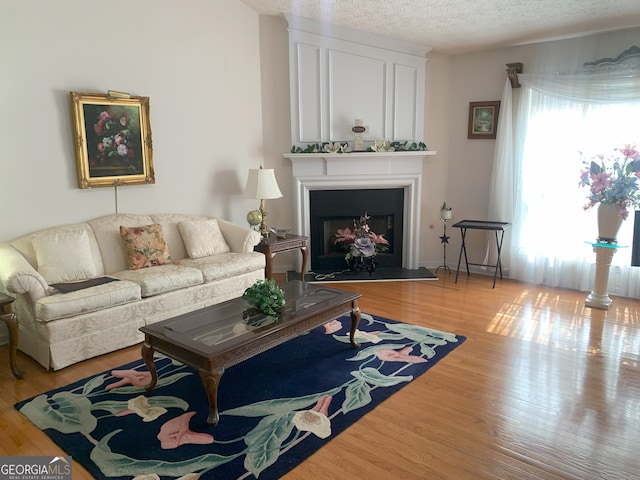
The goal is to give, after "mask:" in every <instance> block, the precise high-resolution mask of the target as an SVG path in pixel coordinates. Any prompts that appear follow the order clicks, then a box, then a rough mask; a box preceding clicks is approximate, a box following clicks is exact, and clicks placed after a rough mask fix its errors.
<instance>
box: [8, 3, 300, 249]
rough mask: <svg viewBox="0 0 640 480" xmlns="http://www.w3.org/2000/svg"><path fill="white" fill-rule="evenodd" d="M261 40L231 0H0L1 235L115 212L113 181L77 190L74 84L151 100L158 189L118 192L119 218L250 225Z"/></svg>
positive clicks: (250, 18)
mask: <svg viewBox="0 0 640 480" xmlns="http://www.w3.org/2000/svg"><path fill="white" fill-rule="evenodd" d="M258 35H259V29H258V15H257V14H256V13H255V12H253V11H252V10H251V9H249V8H248V7H246V6H245V5H244V4H242V3H241V2H240V1H239V0H216V1H209V0H190V1H189V2H177V1H173V0H136V1H134V2H132V1H128V0H112V1H111V2H109V3H108V4H104V3H99V2H87V1H86V0H56V1H55V2H52V1H50V0H29V1H28V2H8V1H4V2H2V4H1V5H0V59H2V66H1V68H2V75H0V105H1V108H0V145H1V146H2V148H1V150H0V175H1V177H0V178H1V179H2V188H0V205H1V206H2V212H3V219H2V228H1V229H0V241H7V240H11V239H13V238H15V237H17V236H19V235H22V234H25V233H29V232H32V231H34V230H37V229H40V228H44V227H47V226H51V225H58V224H64V223H73V222H78V221H84V220H88V219H91V218H95V217H98V216H101V215H105V214H109V213H113V212H114V210H115V191H114V189H113V188H96V189H87V190H81V189H79V188H78V183H77V175H76V166H75V152H74V149H73V142H72V134H71V114H70V106H69V99H68V97H69V91H80V92H98V93H106V91H107V90H109V89H113V90H119V91H124V92H129V93H132V94H134V95H143V96H148V97H150V103H151V115H150V123H151V129H152V135H153V162H154V167H155V173H156V183H155V184H154V185H137V186H127V187H120V188H119V189H118V200H119V201H118V203H119V211H120V212H133V213H154V212H185V213H197V214H208V215H214V216H220V217H223V218H226V219H229V220H232V221H235V222H238V223H244V222H245V215H246V212H247V211H248V210H250V209H252V208H255V207H256V202H255V201H251V200H244V199H243V198H242V190H243V188H244V183H245V182H246V178H247V173H248V169H249V168H256V167H257V166H258V165H259V164H260V163H262V162H263V151H262V150H263V147H262V120H263V119H262V112H261V105H262V103H261V83H260V49H259V36H258ZM285 110H286V111H288V107H287V108H286V109H285ZM287 125H288V124H287ZM287 125H285V128H287Z"/></svg>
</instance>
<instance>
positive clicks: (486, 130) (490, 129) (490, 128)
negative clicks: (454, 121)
mask: <svg viewBox="0 0 640 480" xmlns="http://www.w3.org/2000/svg"><path fill="white" fill-rule="evenodd" d="M499 113H500V101H499V100H496V101H494V102H469V131H468V132H467V138H496V129H497V128H498V114H499Z"/></svg>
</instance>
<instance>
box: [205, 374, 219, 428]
mask: <svg viewBox="0 0 640 480" xmlns="http://www.w3.org/2000/svg"><path fill="white" fill-rule="evenodd" d="M223 373H224V368H222V367H216V368H213V369H211V370H205V369H204V368H201V369H200V378H201V379H202V384H203V385H204V391H205V392H206V393H207V399H208V400H209V415H208V416H207V424H208V425H209V426H211V427H215V426H216V425H217V424H218V421H220V415H218V386H219V385H220V378H222V374H223Z"/></svg>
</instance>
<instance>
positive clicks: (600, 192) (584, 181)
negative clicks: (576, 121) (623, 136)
mask: <svg viewBox="0 0 640 480" xmlns="http://www.w3.org/2000/svg"><path fill="white" fill-rule="evenodd" d="M581 155H582V154H581ZM582 164H583V168H582V170H581V171H580V183H579V186H580V187H589V196H588V197H587V200H588V202H587V204H586V205H585V206H584V208H585V210H586V209H589V208H592V207H594V206H596V205H599V204H611V205H617V206H618V208H619V214H620V217H622V219H626V218H627V217H628V216H629V209H630V208H633V207H637V206H640V191H639V190H638V178H639V177H640V153H638V151H637V150H636V148H635V145H630V144H626V145H625V146H624V147H622V148H615V149H614V150H613V154H612V155H604V154H600V155H596V156H594V157H593V158H592V159H591V160H584V159H583V160H582Z"/></svg>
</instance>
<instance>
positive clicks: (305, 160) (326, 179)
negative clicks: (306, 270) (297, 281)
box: [284, 150, 436, 270]
mask: <svg viewBox="0 0 640 480" xmlns="http://www.w3.org/2000/svg"><path fill="white" fill-rule="evenodd" d="M435 154H436V152H435V151H433V150H427V151H410V152H353V153H343V154H337V153H336V154H330V153H289V154H285V155H284V157H285V158H288V159H290V160H291V163H292V164H293V180H294V183H293V190H294V192H293V194H294V201H295V206H294V208H295V212H294V215H295V219H294V224H295V231H296V232H299V233H300V234H301V235H304V236H306V237H310V233H311V219H310V214H309V191H310V190H358V189H369V188H373V189H376V188H378V189H384V188H403V189H404V191H405V195H404V218H403V222H404V231H403V246H402V247H403V248H402V266H403V267H404V268H408V269H411V270H415V269H417V268H419V260H420V259H419V256H420V205H421V195H422V164H423V160H424V158H425V157H426V156H429V155H435ZM311 268H313V265H311Z"/></svg>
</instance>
